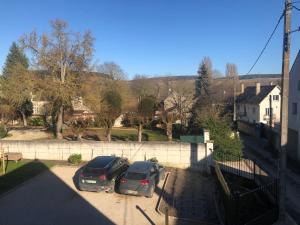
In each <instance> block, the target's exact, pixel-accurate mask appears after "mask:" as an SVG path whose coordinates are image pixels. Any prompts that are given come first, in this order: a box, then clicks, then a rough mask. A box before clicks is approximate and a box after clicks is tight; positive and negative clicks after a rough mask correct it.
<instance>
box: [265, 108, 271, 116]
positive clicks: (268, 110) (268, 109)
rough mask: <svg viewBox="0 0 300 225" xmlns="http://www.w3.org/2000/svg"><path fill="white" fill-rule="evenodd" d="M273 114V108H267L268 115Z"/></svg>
mask: <svg viewBox="0 0 300 225" xmlns="http://www.w3.org/2000/svg"><path fill="white" fill-rule="evenodd" d="M271 114H272V108H271V109H270V108H266V115H268V116H271Z"/></svg>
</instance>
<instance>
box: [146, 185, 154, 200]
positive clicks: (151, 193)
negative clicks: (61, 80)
mask: <svg viewBox="0 0 300 225" xmlns="http://www.w3.org/2000/svg"><path fill="white" fill-rule="evenodd" d="M153 193H154V185H152V186H151V188H150V190H149V193H148V195H146V197H147V198H152V197H153Z"/></svg>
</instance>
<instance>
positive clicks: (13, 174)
mask: <svg viewBox="0 0 300 225" xmlns="http://www.w3.org/2000/svg"><path fill="white" fill-rule="evenodd" d="M53 165H54V163H53V162H48V161H28V160H23V161H20V162H17V163H16V162H14V161H9V162H8V163H7V166H6V174H3V173H2V172H3V171H2V165H1V170H0V172H1V174H2V175H1V176H0V194H2V193H4V192H6V191H8V190H10V189H12V188H14V187H15V186H17V185H19V184H21V183H23V182H24V181H26V180H29V179H30V178H32V177H34V176H36V175H38V174H40V173H41V172H43V171H46V170H49V168H51V167H52V166H53Z"/></svg>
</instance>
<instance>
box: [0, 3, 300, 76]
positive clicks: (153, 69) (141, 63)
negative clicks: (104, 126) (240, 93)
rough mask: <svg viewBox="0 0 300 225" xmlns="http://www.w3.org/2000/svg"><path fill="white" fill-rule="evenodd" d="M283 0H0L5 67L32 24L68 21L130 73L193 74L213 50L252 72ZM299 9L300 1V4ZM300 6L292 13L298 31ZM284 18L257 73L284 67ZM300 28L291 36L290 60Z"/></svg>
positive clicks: (42, 28) (99, 56)
mask: <svg viewBox="0 0 300 225" xmlns="http://www.w3.org/2000/svg"><path fill="white" fill-rule="evenodd" d="M283 5H284V0H216V1H207V0H206V1H205V0H94V1H93V0H85V1H83V0H77V1H76V0H73V1H71V0H69V1H68V0H65V1H63V0H43V1H40V0H26V1H21V0H19V1H16V0H6V1H4V0H0V8H1V13H0V34H1V35H0V67H3V64H4V62H5V58H6V56H7V54H8V49H9V47H10V45H11V44H12V42H13V41H18V39H19V37H20V36H21V35H22V34H24V33H29V32H31V31H32V30H33V29H36V30H37V31H38V32H40V33H42V32H49V31H50V26H49V24H50V21H51V20H54V19H62V20H65V21H67V22H68V24H69V26H70V29H72V30H73V31H76V32H77V31H80V32H83V31H85V30H91V31H92V34H93V36H94V37H95V43H94V49H95V52H94V57H93V62H94V63H103V62H105V61H114V62H116V63H117V64H119V65H120V66H121V67H122V68H123V70H124V71H125V72H126V73H127V74H128V77H129V79H130V78H132V77H133V76H134V75H135V74H145V75H149V76H164V75H195V74H196V73H197V69H198V66H199V63H200V62H201V60H202V59H203V57H205V56H209V57H210V59H211V61H212V64H213V68H214V69H217V70H219V71H221V72H222V73H225V65H226V63H228V62H230V63H235V64H236V65H237V67H238V71H239V74H246V73H247V72H248V70H249V69H250V67H251V66H252V64H253V63H254V61H255V59H256V57H257V56H258V54H259V52H260V51H261V49H262V48H263V46H264V44H265V42H266V40H267V39H268V37H269V35H270V33H271V32H272V30H273V28H274V27H275V25H276V23H277V20H278V18H279V16H280V15H281V13H282V11H283ZM299 7H300V4H299ZM299 26H300V12H298V11H293V12H292V29H296V28H297V27H299ZM282 31H283V21H281V24H280V26H279V27H278V30H277V32H276V33H275V35H274V37H273V39H272V41H271V42H270V45H269V46H268V48H267V49H266V51H265V53H264V54H263V56H262V57H261V60H260V61H259V62H258V64H257V65H256V66H255V68H254V69H253V71H252V72H251V73H252V74H254V73H260V74H263V73H281V58H282ZM299 35H300V33H299V32H296V33H293V34H292V42H291V61H292V62H293V60H294V58H295V56H296V54H297V52H298V50H299V47H300V45H299V44H300V39H299V38H300V36H299Z"/></svg>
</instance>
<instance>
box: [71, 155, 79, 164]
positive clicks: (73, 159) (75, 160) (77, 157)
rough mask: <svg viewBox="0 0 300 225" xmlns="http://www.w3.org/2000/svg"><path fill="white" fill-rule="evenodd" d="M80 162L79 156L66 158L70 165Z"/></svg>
mask: <svg viewBox="0 0 300 225" xmlns="http://www.w3.org/2000/svg"><path fill="white" fill-rule="evenodd" d="M81 161H82V160H81V154H72V155H70V156H69V158H68V162H69V163H71V164H79V163H81Z"/></svg>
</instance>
